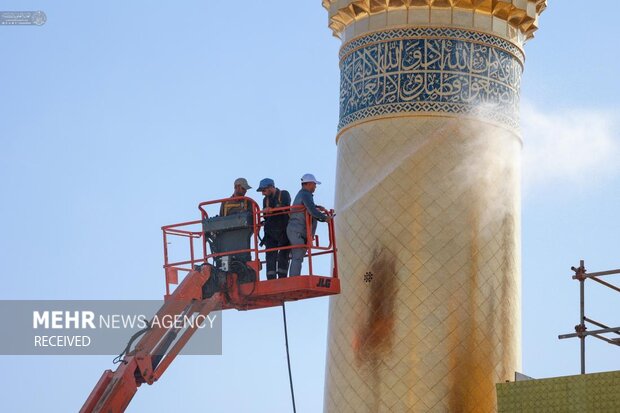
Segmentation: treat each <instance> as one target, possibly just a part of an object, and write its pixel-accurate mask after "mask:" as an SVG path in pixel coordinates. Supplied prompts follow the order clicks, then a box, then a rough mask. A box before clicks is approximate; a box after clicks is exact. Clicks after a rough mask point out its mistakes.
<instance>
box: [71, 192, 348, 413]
mask: <svg viewBox="0 0 620 413" xmlns="http://www.w3.org/2000/svg"><path fill="white" fill-rule="evenodd" d="M229 201H231V202H235V201H236V202H239V201H246V202H248V203H249V205H250V206H251V211H247V213H240V214H233V215H229V216H226V217H220V216H214V217H209V215H208V213H207V211H206V207H208V206H209V205H220V204H221V203H223V202H229ZM198 208H199V210H200V214H201V219H200V220H196V221H190V222H183V223H179V224H173V225H167V226H164V227H162V231H163V242H164V270H165V280H166V294H165V296H164V304H163V305H162V307H161V308H160V309H159V311H158V312H157V315H156V316H157V317H158V318H159V319H162V318H163V317H165V316H168V317H170V316H172V317H174V316H179V317H192V316H194V317H198V316H202V317H203V319H204V317H205V316H207V315H208V314H209V313H210V312H213V311H219V310H227V309H236V310H241V311H243V310H254V309H259V308H267V307H275V306H282V305H283V304H284V303H285V302H287V301H296V300H302V299H306V298H314V297H322V296H326V295H333V294H338V293H340V280H339V278H338V260H337V256H336V252H337V249H336V237H335V233H334V222H333V220H332V219H330V220H328V221H327V226H328V237H329V240H328V244H327V245H324V246H322V245H320V243H319V238H318V236H313V235H312V233H311V228H312V224H311V220H312V217H311V216H310V215H309V214H308V212H306V211H305V208H304V207H303V206H291V207H283V208H272V209H271V210H270V212H269V213H268V214H267V213H265V212H264V211H262V210H261V209H260V208H259V207H258V204H257V203H256V202H255V201H254V200H253V199H251V198H247V197H231V198H224V199H218V200H214V201H208V202H202V203H200V204H199V205H198ZM292 212H305V214H306V228H307V231H308V232H307V234H306V239H307V240H308V243H307V244H306V246H305V248H307V253H306V260H307V263H308V274H305V275H301V276H296V277H288V278H279V279H273V280H261V279H260V269H261V266H262V263H263V262H264V260H261V256H264V254H265V253H267V252H271V251H279V250H285V249H292V248H294V247H297V248H298V247H299V246H294V247H293V246H287V247H280V248H272V249H261V247H260V243H259V238H260V237H259V234H260V228H261V227H262V226H263V225H264V224H263V221H264V218H267V217H269V216H276V215H282V214H290V213H292ZM328 215H330V216H333V215H334V211H333V210H331V211H329V213H328ZM171 237H181V238H186V239H188V240H189V242H188V243H189V255H190V256H189V259H187V260H184V261H178V262H170V260H169V258H168V255H169V251H168V245H169V240H170V239H171ZM198 241H200V245H201V251H198V253H197V252H196V251H195V245H196V244H197V242H198ZM320 255H331V256H332V260H331V262H332V268H331V274H330V275H317V274H314V272H313V258H315V257H317V256H320ZM183 275H184V276H183ZM180 276H181V277H182V281H181V282H180V284H179V279H180ZM175 285H176V288H175V287H174V286H175ZM196 328H198V327H197V326H196V325H191V326H189V327H187V328H183V329H180V328H178V326H175V325H171V326H169V328H165V326H161V325H153V326H152V327H147V328H146V329H144V330H143V331H140V332H138V333H136V334H135V335H134V337H132V338H131V340H130V342H129V344H128V345H127V348H126V351H125V352H124V357H123V358H122V359H119V360H120V366H119V367H118V368H117V369H116V371H112V370H106V371H105V372H104V373H103V375H102V376H101V378H100V379H99V381H98V382H97V384H96V385H95V388H94V389H93V390H92V392H91V393H90V395H89V397H88V399H87V400H86V402H85V403H84V405H83V406H82V409H81V410H80V412H81V413H98V412H102V413H110V412H113V413H117V412H123V411H125V409H126V408H127V406H128V405H129V403H130V402H131V399H132V398H133V396H134V395H135V394H136V392H137V390H138V387H140V386H141V385H142V384H143V383H147V384H153V383H154V382H156V381H157V380H158V379H159V378H160V377H161V376H162V374H163V373H164V372H165V371H166V369H167V368H168V367H169V366H170V364H171V363H172V361H174V359H175V357H176V356H177V355H178V354H179V352H180V351H181V350H182V349H183V347H184V346H185V344H186V343H187V342H188V341H189V339H190V338H191V336H192V334H193V333H194V332H195V331H196ZM140 335H142V337H141V338H140V339H139V341H138V342H137V344H136V345H135V346H134V348H133V349H131V348H130V347H131V345H132V344H133V341H135V340H137V339H138V338H139V336H140Z"/></svg>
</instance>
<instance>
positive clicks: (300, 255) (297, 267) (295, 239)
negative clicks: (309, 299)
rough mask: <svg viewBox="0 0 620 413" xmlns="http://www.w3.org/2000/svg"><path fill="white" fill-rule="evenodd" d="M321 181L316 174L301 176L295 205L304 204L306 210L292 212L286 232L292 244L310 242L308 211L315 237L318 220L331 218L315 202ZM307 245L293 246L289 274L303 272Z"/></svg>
mask: <svg viewBox="0 0 620 413" xmlns="http://www.w3.org/2000/svg"><path fill="white" fill-rule="evenodd" d="M320 184H321V183H320V182H319V181H317V180H316V178H315V177H314V175H312V174H305V175H304V176H302V177H301V189H300V190H299V192H298V193H297V195H296V196H295V200H294V201H293V206H295V205H303V206H304V207H305V211H300V212H292V213H291V217H290V219H289V222H288V226H287V227H286V234H287V235H288V239H289V241H290V243H291V245H305V244H308V239H307V234H308V231H307V228H306V211H307V212H308V213H309V214H310V215H312V232H311V235H312V237H313V238H314V232H315V231H316V226H317V221H321V222H325V221H328V220H330V219H331V217H330V216H329V215H328V211H327V210H326V209H325V208H323V207H322V206H320V205H315V204H314V195H313V193H314V191H316V186H317V185H320ZM306 249H307V247H303V248H293V249H291V267H290V269H289V276H291V277H292V276H295V275H300V274H301V264H302V262H303V259H304V256H305V255H306Z"/></svg>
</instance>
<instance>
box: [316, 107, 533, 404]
mask: <svg viewBox="0 0 620 413" xmlns="http://www.w3.org/2000/svg"><path fill="white" fill-rule="evenodd" d="M520 150H521V142H520V139H519V137H518V136H517V135H515V134H514V133H513V132H510V131H508V130H506V129H503V128H501V127H498V126H493V125H490V124H487V123H484V122H482V121H477V120H469V119H464V118H460V117H458V116H451V117H448V116H445V117H443V116H436V117H431V116H419V117H407V118H393V119H381V120H375V121H370V122H366V123H362V124H359V125H356V126H354V127H352V128H351V129H348V130H346V131H345V132H343V133H342V135H341V136H340V139H339V141H338V165H337V192H336V207H337V213H338V216H337V218H336V226H337V228H336V234H337V237H338V247H339V269H340V271H339V273H340V276H341V280H342V281H341V282H342V293H341V294H340V295H339V296H337V297H334V298H332V299H331V302H330V325H329V334H328V355H327V359H328V360H327V377H326V394H325V411H326V412H334V413H336V412H338V413H341V412H355V413H362V412H372V413H374V412H493V411H495V409H496V401H495V392H494V385H495V383H497V382H503V381H505V380H508V379H510V378H512V377H513V375H514V371H515V370H519V363H520V198H519V194H520V170H519V165H520ZM367 273H371V274H372V277H371V278H372V279H371V280H370V282H367V281H368V279H369V277H368V275H367Z"/></svg>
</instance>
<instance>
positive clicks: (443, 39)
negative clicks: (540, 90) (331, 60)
mask: <svg viewBox="0 0 620 413" xmlns="http://www.w3.org/2000/svg"><path fill="white" fill-rule="evenodd" d="M517 56H518V57H517ZM341 58H342V59H341V62H340V69H341V79H340V122H339V125H338V129H342V128H344V127H346V126H349V125H351V124H353V123H356V122H358V121H363V120H366V119H369V118H375V117H383V116H388V115H395V114H399V113H401V114H402V113H407V112H408V113H432V112H442V113H453V114H470V115H474V116H476V117H481V118H484V119H489V120H492V121H493V122H497V123H501V124H504V125H506V126H508V127H511V128H517V127H518V105H519V85H520V82H521V74H522V71H523V66H522V58H523V55H522V52H521V51H520V49H518V48H517V47H516V46H514V45H513V44H512V43H510V42H507V41H505V40H503V39H501V38H498V37H495V36H491V35H487V34H483V33H478V32H472V31H469V30H460V29H445V28H436V29H433V28H423V29H396V30H390V31H383V32H376V33H372V34H370V35H367V36H363V37H360V38H357V39H355V40H353V41H351V42H349V43H347V44H345V45H344V47H343V48H342V50H341Z"/></svg>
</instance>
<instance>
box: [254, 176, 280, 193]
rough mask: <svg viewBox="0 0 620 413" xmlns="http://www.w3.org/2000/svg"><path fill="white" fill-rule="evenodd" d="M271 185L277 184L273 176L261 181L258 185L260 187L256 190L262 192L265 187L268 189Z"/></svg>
mask: <svg viewBox="0 0 620 413" xmlns="http://www.w3.org/2000/svg"><path fill="white" fill-rule="evenodd" d="M270 186H276V184H275V182H273V179H271V178H265V179H262V180H261V181H260V184H259V185H258V189H257V190H256V192H260V191H262V190H263V189H267V188H268V187H270Z"/></svg>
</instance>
